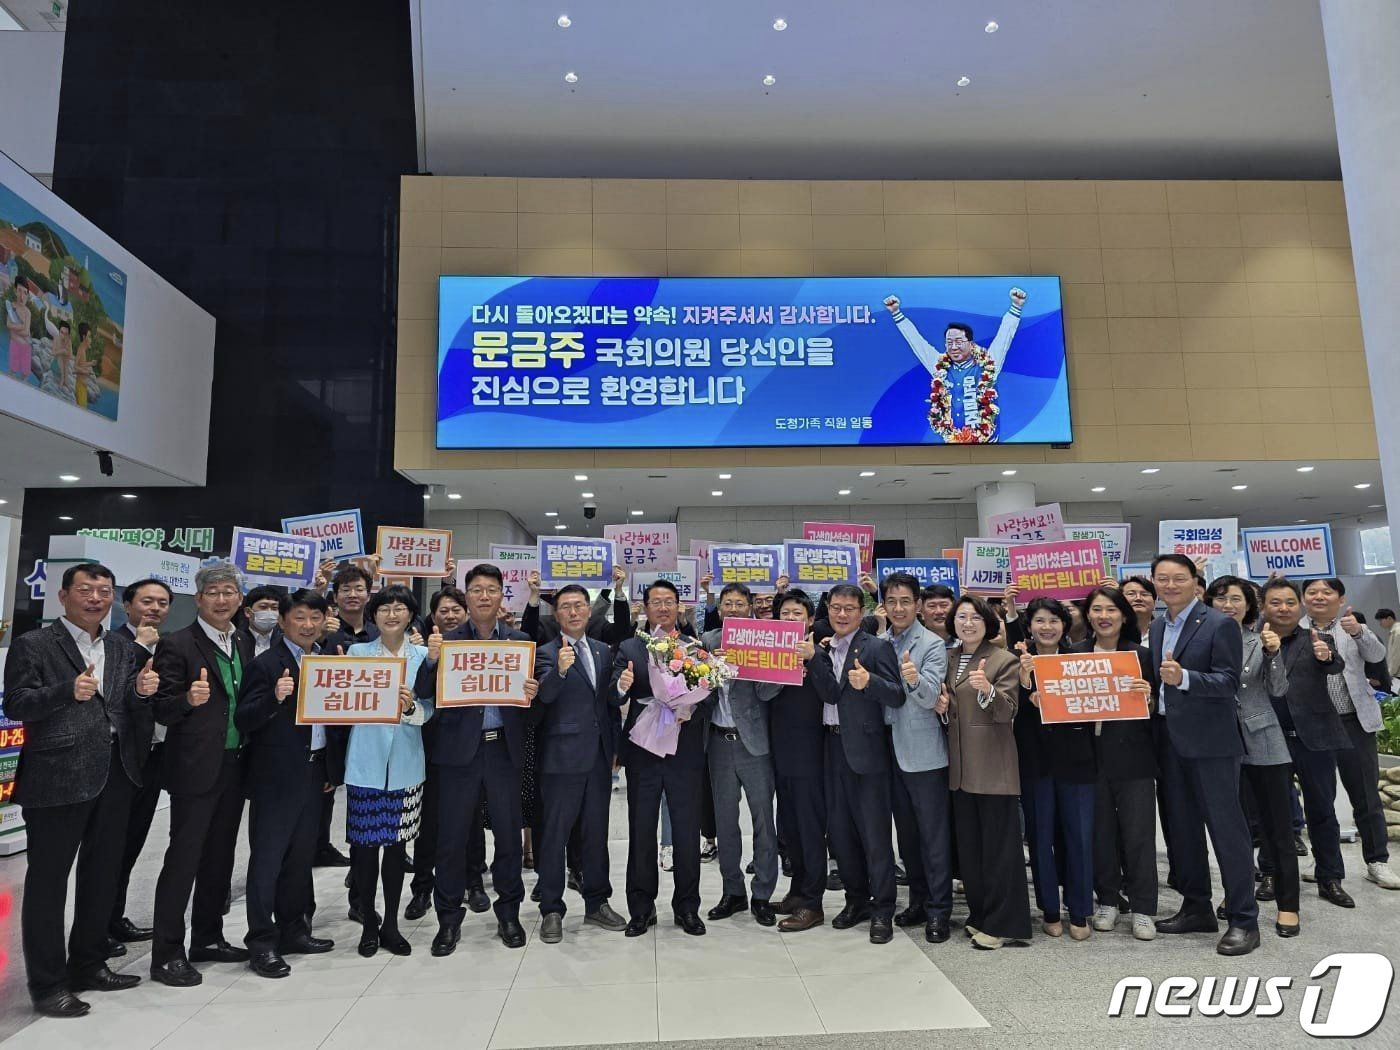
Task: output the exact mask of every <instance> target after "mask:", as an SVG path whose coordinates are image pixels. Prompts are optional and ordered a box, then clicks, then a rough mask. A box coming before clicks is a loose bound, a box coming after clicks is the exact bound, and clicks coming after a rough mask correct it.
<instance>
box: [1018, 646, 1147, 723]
mask: <svg viewBox="0 0 1400 1050" xmlns="http://www.w3.org/2000/svg"><path fill="white" fill-rule="evenodd" d="M1141 677H1142V665H1141V664H1139V663H1138V658H1137V653H1133V652H1121V653H1069V654H1065V655H1062V656H1037V657H1035V687H1036V691H1037V692H1038V693H1039V694H1040V720H1041V721H1042V722H1044V723H1046V724H1047V725H1053V724H1055V723H1057V722H1059V723H1063V722H1099V721H1109V720H1117V719H1123V718H1147V717H1148V710H1147V700H1148V698H1147V694H1146V693H1139V692H1136V691H1135V690H1133V689H1131V688H1130V686H1131V683H1132V682H1133V681H1134V680H1135V679H1138V678H1141Z"/></svg>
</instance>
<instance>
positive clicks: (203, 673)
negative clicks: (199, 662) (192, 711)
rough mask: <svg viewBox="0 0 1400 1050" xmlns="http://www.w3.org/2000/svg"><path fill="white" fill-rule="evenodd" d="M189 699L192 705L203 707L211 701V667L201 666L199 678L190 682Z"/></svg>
mask: <svg viewBox="0 0 1400 1050" xmlns="http://www.w3.org/2000/svg"><path fill="white" fill-rule="evenodd" d="M189 701H190V706H191V707H203V706H204V705H205V704H207V703H208V702H209V669H208V668H207V667H201V668H200V669H199V678H198V680H197V681H194V682H191V683H190V691H189Z"/></svg>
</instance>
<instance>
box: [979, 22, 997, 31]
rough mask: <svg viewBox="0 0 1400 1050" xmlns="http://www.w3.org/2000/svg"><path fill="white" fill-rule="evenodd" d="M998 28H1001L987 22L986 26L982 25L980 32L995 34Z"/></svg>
mask: <svg viewBox="0 0 1400 1050" xmlns="http://www.w3.org/2000/svg"><path fill="white" fill-rule="evenodd" d="M1000 28H1001V26H999V25H997V24H996V23H995V22H988V23H987V24H986V25H984V26H983V27H982V32H984V33H995V32H996V31H997V30H998V29H1000Z"/></svg>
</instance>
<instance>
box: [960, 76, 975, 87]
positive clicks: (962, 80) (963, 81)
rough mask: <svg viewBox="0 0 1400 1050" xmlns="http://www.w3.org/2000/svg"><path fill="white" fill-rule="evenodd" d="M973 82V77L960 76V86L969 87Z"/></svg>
mask: <svg viewBox="0 0 1400 1050" xmlns="http://www.w3.org/2000/svg"><path fill="white" fill-rule="evenodd" d="M971 83H972V78H971V77H958V87H967V85H969V84H971Z"/></svg>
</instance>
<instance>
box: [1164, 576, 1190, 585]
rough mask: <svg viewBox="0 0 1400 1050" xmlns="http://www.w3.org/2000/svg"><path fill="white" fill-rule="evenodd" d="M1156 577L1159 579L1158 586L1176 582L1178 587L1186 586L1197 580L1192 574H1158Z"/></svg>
mask: <svg viewBox="0 0 1400 1050" xmlns="http://www.w3.org/2000/svg"><path fill="white" fill-rule="evenodd" d="M1154 578H1155V579H1156V581H1157V586H1158V587H1161V586H1162V585H1163V584H1174V585H1176V586H1177V587H1184V586H1186V584H1188V583H1195V582H1196V581H1195V579H1194V578H1193V577H1190V576H1157V577H1154Z"/></svg>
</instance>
